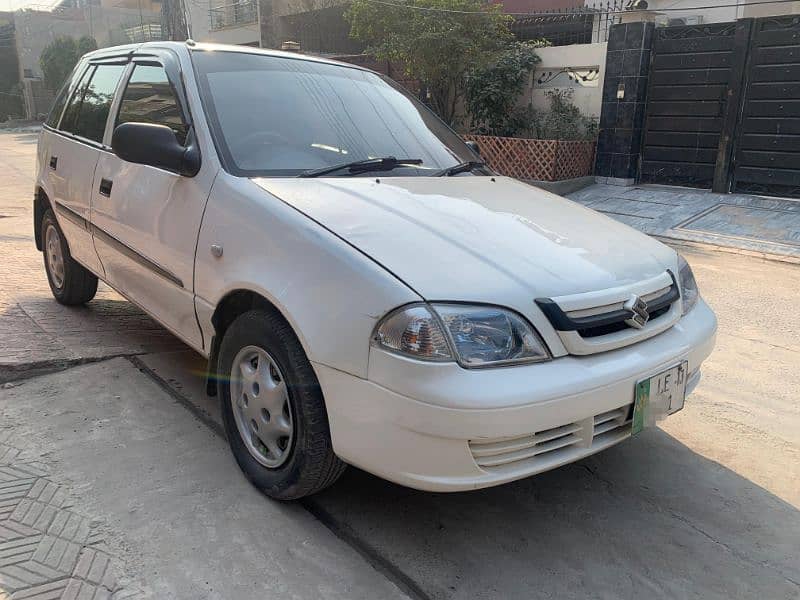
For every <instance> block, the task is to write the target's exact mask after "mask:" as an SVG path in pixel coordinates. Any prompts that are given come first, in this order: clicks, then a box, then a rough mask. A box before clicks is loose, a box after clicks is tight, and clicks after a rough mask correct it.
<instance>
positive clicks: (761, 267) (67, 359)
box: [0, 134, 800, 600]
mask: <svg viewBox="0 0 800 600" xmlns="http://www.w3.org/2000/svg"><path fill="white" fill-rule="evenodd" d="M33 148H34V146H33V138H32V137H31V136H24V135H10V134H5V135H3V134H0V178H2V180H1V181H2V183H3V185H2V186H0V215H6V218H0V251H3V252H4V256H6V261H5V264H6V265H8V266H7V267H6V268H5V269H4V270H3V271H2V272H1V273H2V275H0V374H2V373H5V376H6V377H20V376H24V375H29V374H32V373H35V372H37V371H36V369H54V368H59V369H62V370H61V371H60V372H58V373H55V374H50V375H44V376H40V377H35V378H31V379H26V380H24V381H22V382H19V383H17V384H13V387H10V388H9V389H3V390H0V415H2V417H0V599H4V593H5V594H6V596H8V595H11V593H16V594H17V596H14V597H15V598H16V597H20V598H21V597H38V598H51V597H52V598H59V597H64V598H66V597H74V596H71V595H70V594H77V593H79V592H80V593H84V592H85V593H86V594H93V595H94V597H98V598H99V597H109V596H111V595H112V594H113V595H114V597H116V598H122V597H126V594H127V596H128V597H146V596H149V597H154V598H159V599H161V598H192V599H194V598H236V599H237V600H238V599H240V598H265V597H266V598H273V597H274V598H287V597H290V598H323V597H324V598H390V597H401V596H402V595H404V594H405V595H408V596H410V597H412V598H436V599H439V598H441V599H450V598H453V599H462V598H463V599H470V600H472V599H483V598H485V599H490V598H504V599H505V598H510V599H516V598H519V599H526V600H527V599H530V598H586V597H593V598H640V597H643V596H645V597H651V598H704V599H705V598H720V599H729V598H748V599H749V598H756V597H758V598H764V599H770V600H771V599H783V598H798V596H800V565H799V564H798V540H799V539H800V513H799V512H798V509H800V483H799V482H800V407H798V404H797V398H798V397H799V396H800V369H799V368H798V366H800V313H798V311H797V310H796V308H795V304H796V301H797V289H800V268H798V267H797V266H795V265H791V264H786V263H778V262H770V261H764V260H759V259H754V258H750V257H744V256H735V255H730V254H722V253H715V252H710V251H705V250H696V249H693V250H687V258H688V259H689V261H690V262H691V263H692V265H693V267H694V268H695V272H696V274H697V278H698V280H699V282H700V286H701V290H702V291H703V293H704V295H705V296H706V298H707V300H708V301H709V302H710V304H711V305H712V306H713V307H714V308H715V310H716V311H717V313H718V316H719V319H720V333H719V340H718V347H717V350H716V351H715V353H714V355H712V357H711V359H710V360H709V361H708V363H707V367H706V369H705V372H704V379H703V381H702V382H701V384H700V386H699V388H698V391H697V392H696V393H695V394H694V395H693V396H692V397H691V398H690V399H689V401H688V402H687V406H686V408H685V409H684V410H683V411H682V412H681V413H679V414H678V415H676V416H674V417H673V418H671V419H669V420H668V421H666V422H665V423H664V424H663V426H662V427H661V428H659V429H653V430H648V431H645V432H644V433H643V434H641V435H640V436H638V437H637V438H635V439H632V440H629V441H627V442H625V443H623V444H621V445H619V446H617V447H615V448H612V449H611V450H609V451H606V452H604V453H602V454H599V455H596V456H594V457H592V458H590V459H587V460H584V461H581V462H580V463H577V464H574V465H570V466H567V467H564V468H562V469H559V470H557V471H553V472H550V473H547V474H544V475H541V476H538V477H533V478H530V479H527V480H524V481H520V482H517V483H513V484H510V485H507V486H503V487H499V488H494V489H489V490H483V491H478V492H471V493H460V494H431V493H423V492H417V491H413V490H409V489H405V488H402V487H399V486H396V485H393V484H390V483H386V482H384V481H381V480H379V479H377V478H375V477H372V476H371V475H368V474H366V473H363V472H361V471H358V470H357V469H350V470H349V471H348V472H347V473H346V474H345V476H344V477H343V478H342V479H341V480H340V482H339V483H338V484H337V485H336V486H335V487H334V488H332V489H329V490H327V491H326V492H324V493H323V494H321V495H319V496H317V497H315V498H313V499H311V500H308V501H304V502H302V503H296V504H293V505H286V504H280V503H275V502H273V501H270V500H268V499H266V498H264V497H262V496H260V495H259V494H257V493H256V492H255V491H254V490H253V489H252V488H251V487H250V486H249V484H247V482H246V481H245V480H244V478H243V477H242V476H241V475H240V473H239V472H238V470H237V469H236V467H235V463H234V462H233V460H232V458H231V457H230V453H229V452H228V450H227V449H226V447H225V444H224V442H223V440H222V439H221V438H220V436H219V431H220V429H219V425H218V409H217V406H216V402H215V400H213V399H210V398H208V397H206V396H205V394H204V393H203V390H202V379H201V377H200V376H199V374H200V373H202V371H203V368H204V364H203V361H202V359H201V358H200V357H199V356H197V355H195V354H194V353H193V352H192V351H191V350H188V349H187V348H186V347H185V346H183V345H182V344H181V343H180V342H178V341H177V340H175V339H174V338H172V337H171V336H170V335H169V334H167V333H166V332H164V331H163V330H162V329H161V328H160V327H159V326H158V325H157V324H155V323H153V322H152V321H151V320H150V319H149V318H147V317H146V316H145V315H142V314H141V313H140V312H139V311H138V310H136V309H135V308H133V307H132V306H130V305H129V304H128V303H127V302H125V301H124V300H122V299H121V298H120V297H119V296H118V295H116V294H115V293H114V292H113V291H111V290H108V289H105V290H103V292H102V294H100V296H99V300H98V301H93V302H92V303H90V304H89V305H88V306H87V307H86V308H81V309H69V308H65V307H61V306H59V305H57V304H55V303H54V302H53V301H52V300H51V299H50V297H49V290H48V289H47V285H46V282H45V278H44V277H45V276H44V272H43V269H42V267H41V258H40V256H39V255H38V254H37V253H36V252H35V251H34V250H33V240H32V236H31V233H30V227H31V226H30V223H31V215H30V195H31V191H32V156H33ZM118 355H122V358H116V359H113V360H103V359H106V358H108V357H111V356H118ZM85 361H99V362H94V363H93V364H84V365H81V364H80V363H82V362H85ZM3 365H5V371H3V370H2V368H1V367H2V366H3ZM31 368H33V371H31ZM20 506H22V508H19V507H20ZM73 514H74V515H76V516H75V517H72V515H73ZM48 515H49V516H48ZM58 515H61V516H60V517H59V516H58ZM57 518H59V519H61V520H60V521H56V519H57ZM68 518H75V519H83V521H81V523H84V524H83V525H82V527H83V529H80V528H78V527H77V526H76V527H75V528H74V530H73V529H69V530H68V529H67V527H66V523H67V521H65V519H68ZM23 525H24V526H25V527H28V528H29V529H23V528H22V526H23ZM20 531H22V533H20ZM3 536H5V538H4V537H3ZM4 544H5V545H4ZM87 561H88V563H87ZM95 561H96V562H95ZM112 567H113V568H112ZM92 568H94V571H92ZM106 570H107V571H108V573H106ZM15 590H16V592H15ZM36 590H38V591H36ZM76 590H77V591H76ZM35 594H39V596H36V595H35ZM87 597H92V596H91V595H90V596H87Z"/></svg>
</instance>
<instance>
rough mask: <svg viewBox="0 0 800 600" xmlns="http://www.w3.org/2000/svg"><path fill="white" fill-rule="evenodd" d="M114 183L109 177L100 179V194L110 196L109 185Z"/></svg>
mask: <svg viewBox="0 0 800 600" xmlns="http://www.w3.org/2000/svg"><path fill="white" fill-rule="evenodd" d="M112 185H114V182H113V181H111V180H110V179H101V180H100V195H102V196H106V197H111V186H112Z"/></svg>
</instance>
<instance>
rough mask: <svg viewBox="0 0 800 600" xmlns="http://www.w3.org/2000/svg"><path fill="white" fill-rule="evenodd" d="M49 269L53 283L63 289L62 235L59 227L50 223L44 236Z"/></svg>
mask: <svg viewBox="0 0 800 600" xmlns="http://www.w3.org/2000/svg"><path fill="white" fill-rule="evenodd" d="M44 244H45V246H44V247H45V253H46V255H47V269H48V271H50V277H51V278H52V279H53V285H55V286H56V287H57V288H59V289H61V288H62V287H63V286H64V255H63V253H62V252H61V236H60V235H59V233H58V229H56V228H55V226H53V225H48V226H47V230H46V231H45V237H44Z"/></svg>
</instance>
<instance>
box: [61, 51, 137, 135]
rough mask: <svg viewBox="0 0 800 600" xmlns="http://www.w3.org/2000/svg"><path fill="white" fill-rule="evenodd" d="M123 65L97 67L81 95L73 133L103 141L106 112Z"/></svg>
mask: <svg viewBox="0 0 800 600" xmlns="http://www.w3.org/2000/svg"><path fill="white" fill-rule="evenodd" d="M124 71H125V65H98V66H97V67H96V68H95V71H94V74H93V75H92V78H91V80H90V81H89V85H88V86H87V87H86V91H85V92H84V93H83V102H82V103H81V106H80V111H79V112H78V116H77V120H76V124H75V129H74V131H73V133H75V134H76V135H79V136H81V137H85V138H86V139H87V140H94V141H95V142H102V141H103V133H104V132H105V130H106V121H107V120H108V111H109V109H110V108H111V101H112V100H113V99H114V92H115V91H116V89H117V84H118V83H119V79H120V77H122V73H123V72H124Z"/></svg>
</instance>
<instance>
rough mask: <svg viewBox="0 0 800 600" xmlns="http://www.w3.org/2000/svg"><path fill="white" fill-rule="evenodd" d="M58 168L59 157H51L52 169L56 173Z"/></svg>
mask: <svg viewBox="0 0 800 600" xmlns="http://www.w3.org/2000/svg"><path fill="white" fill-rule="evenodd" d="M57 167H58V157H57V156H51V157H50V168H51V169H53V171H55V170H56V168H57Z"/></svg>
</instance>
